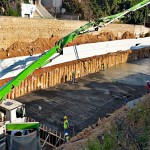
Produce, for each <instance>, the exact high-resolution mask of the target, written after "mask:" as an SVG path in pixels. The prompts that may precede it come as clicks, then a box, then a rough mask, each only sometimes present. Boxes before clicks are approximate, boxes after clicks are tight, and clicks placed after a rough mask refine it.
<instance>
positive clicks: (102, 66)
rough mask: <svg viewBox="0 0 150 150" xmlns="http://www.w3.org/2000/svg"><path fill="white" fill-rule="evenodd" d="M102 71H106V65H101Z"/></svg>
mask: <svg viewBox="0 0 150 150" xmlns="http://www.w3.org/2000/svg"><path fill="white" fill-rule="evenodd" d="M101 70H102V71H104V70H105V66H104V63H102V64H101Z"/></svg>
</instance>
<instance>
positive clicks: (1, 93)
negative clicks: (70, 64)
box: [0, 0, 150, 100]
mask: <svg viewBox="0 0 150 150" xmlns="http://www.w3.org/2000/svg"><path fill="white" fill-rule="evenodd" d="M149 3H150V0H143V1H142V2H140V3H138V4H137V5H135V6H133V7H131V8H130V9H128V10H126V11H124V12H121V13H118V14H116V15H112V16H108V17H104V18H100V19H96V20H94V21H90V22H88V23H87V24H85V25H84V26H82V27H80V28H79V29H77V30H75V31H74V32H72V33H70V34H69V35H67V36H65V37H64V38H62V39H60V40H59V41H58V42H57V43H56V44H55V46H54V47H53V48H52V49H50V50H49V51H47V52H46V53H43V55H41V57H40V58H39V59H37V60H36V61H35V62H33V63H32V64H31V65H30V66H28V67H27V68H26V69H25V70H23V71H22V72H21V73H19V74H18V75H17V76H16V77H14V78H13V79H12V80H11V81H9V82H8V83H6V84H5V85H4V86H2V87H1V89H0V100H4V99H5V98H6V95H7V94H8V93H9V92H11V90H12V89H13V88H15V87H17V86H19V85H20V83H21V82H22V81H23V80H24V79H26V78H27V77H28V76H29V75H30V74H31V73H32V72H33V71H34V70H36V69H38V68H40V67H42V66H44V65H46V64H47V63H49V62H50V60H49V59H50V58H51V57H52V56H53V55H54V54H55V53H59V54H63V47H64V46H65V45H67V44H68V43H70V42H71V41H73V40H74V39H75V38H77V37H78V36H79V35H81V34H84V33H88V32H90V30H89V29H90V28H93V29H94V31H98V29H99V28H102V27H105V26H106V25H108V24H110V23H112V22H114V21H115V20H116V19H118V18H122V17H124V16H125V15H126V14H128V13H129V12H132V11H136V10H137V9H140V8H142V7H144V6H145V5H148V4H149Z"/></svg>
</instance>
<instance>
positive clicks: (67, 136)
mask: <svg viewBox="0 0 150 150" xmlns="http://www.w3.org/2000/svg"><path fill="white" fill-rule="evenodd" d="M68 141H69V134H68V132H66V133H65V142H68Z"/></svg>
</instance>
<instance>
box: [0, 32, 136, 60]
mask: <svg viewBox="0 0 150 150" xmlns="http://www.w3.org/2000/svg"><path fill="white" fill-rule="evenodd" d="M131 38H135V36H134V35H133V34H132V33H130V32H128V31H127V32H125V33H124V34H123V35H122V39H131ZM59 39H60V37H58V36H54V37H50V38H48V39H46V38H38V39H36V40H35V41H33V42H31V43H26V42H17V41H16V42H15V43H13V44H12V45H11V46H9V47H8V48H7V49H3V48H2V49H0V59H6V58H12V57H18V56H27V55H30V56H32V55H34V54H40V53H43V52H44V51H45V50H49V49H51V48H52V47H53V46H54V45H55V43H56V42H57V41H58V40H59ZM116 39H118V38H117V37H115V36H114V34H113V33H112V32H102V33H100V34H99V35H91V34H83V35H80V36H79V37H78V38H76V39H75V40H73V41H72V42H70V43H69V44H68V45H66V46H73V45H78V44H86V43H95V42H103V41H109V40H116Z"/></svg>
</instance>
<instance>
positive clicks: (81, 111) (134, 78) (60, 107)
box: [17, 58, 150, 136]
mask: <svg viewBox="0 0 150 150" xmlns="http://www.w3.org/2000/svg"><path fill="white" fill-rule="evenodd" d="M149 64H150V59H149V58H145V59H140V60H135V61H131V62H129V63H126V64H120V65H118V66H115V67H111V68H109V69H106V70H104V71H99V72H97V73H93V74H90V75H87V76H84V77H81V78H78V79H77V80H76V83H75V84H72V82H71V81H67V82H65V83H61V84H58V85H56V86H53V87H50V88H47V89H42V90H38V91H34V92H30V93H28V94H26V95H24V96H21V97H19V98H17V100H18V101H20V102H22V103H24V104H25V105H26V111H27V116H30V117H32V118H34V119H35V120H36V121H39V122H40V123H43V124H45V125H46V126H47V127H48V128H50V129H51V131H56V130H57V131H59V132H61V133H63V116H64V115H67V116H68V118H69V121H70V126H71V127H70V135H71V136H73V135H76V134H77V133H79V132H81V131H82V130H83V129H84V128H87V127H88V126H89V125H92V124H95V123H96V122H97V120H98V119H99V118H103V117H107V115H108V114H109V113H112V112H113V111H115V110H116V109H118V108H120V107H121V106H122V105H123V103H124V96H127V97H128V99H129V100H134V99H136V98H139V97H141V96H142V95H144V94H145V93H146V90H145V83H146V80H148V79H150V73H149V69H150V66H149ZM123 72H124V73H123ZM38 106H41V107H42V111H41V113H40V114H39V115H38Z"/></svg>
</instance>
